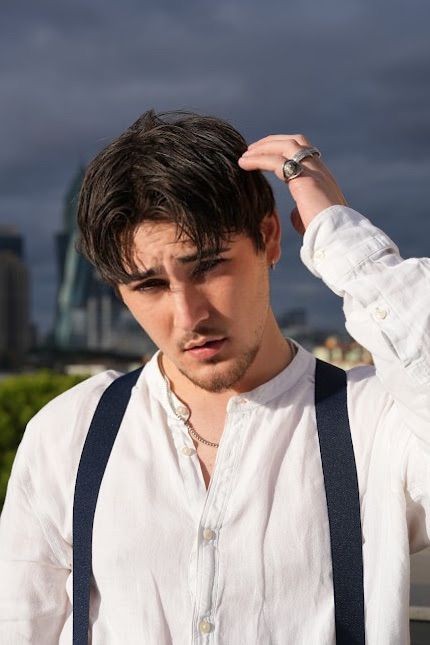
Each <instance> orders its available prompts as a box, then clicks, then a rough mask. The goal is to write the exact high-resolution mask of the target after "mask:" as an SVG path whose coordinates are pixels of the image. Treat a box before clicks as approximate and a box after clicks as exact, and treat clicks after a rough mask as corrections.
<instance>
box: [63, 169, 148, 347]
mask: <svg viewBox="0 0 430 645" xmlns="http://www.w3.org/2000/svg"><path fill="white" fill-rule="evenodd" d="M83 176H84V169H83V168H80V169H79V171H78V173H77V174H76V176H75V178H74V180H73V182H72V184H71V186H70V188H69V190H68V192H67V194H66V198H65V204H64V211H63V230H62V231H61V232H60V233H58V234H57V236H56V247H57V268H58V276H59V286H58V292H57V306H56V315H55V324H54V340H55V345H56V346H57V347H58V348H61V349H63V350H70V349H77V350H82V349H87V350H93V351H106V352H110V351H116V352H118V353H122V352H124V353H128V352H136V353H140V354H142V355H143V354H146V353H152V352H153V351H154V350H155V346H154V344H153V343H152V341H151V340H150V339H149V338H148V336H147V335H146V334H145V333H144V331H143V330H142V329H141V328H140V327H139V325H138V324H137V323H136V322H135V320H134V318H133V317H132V315H131V314H130V313H129V311H128V310H127V309H126V308H125V307H124V305H123V304H122V303H121V302H120V301H119V300H118V298H117V297H116V295H115V293H114V291H113V290H112V289H111V288H110V287H109V286H108V285H107V284H105V283H104V282H103V281H102V280H101V279H100V277H99V276H98V274H97V272H96V271H95V269H94V267H93V266H92V265H91V264H90V263H89V262H88V261H87V260H86V259H85V258H84V257H83V256H82V255H80V254H79V253H77V251H76V248H75V246H76V240H77V224H76V209H77V200H78V195H79V191H80V187H81V184H82V180H83Z"/></svg>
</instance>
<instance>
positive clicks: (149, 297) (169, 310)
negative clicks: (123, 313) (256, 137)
mask: <svg viewBox="0 0 430 645" xmlns="http://www.w3.org/2000/svg"><path fill="white" fill-rule="evenodd" d="M276 218H277V216H276V215H272V216H270V218H269V219H270V220H274V219H276ZM266 219H267V218H266ZM275 226H276V222H275ZM272 228H273V223H272V222H271V223H270V224H269V228H268V235H267V234H266V232H265V231H264V233H263V234H264V237H265V239H266V249H265V251H264V252H262V253H259V254H257V253H256V251H255V249H254V246H253V243H252V241H251V240H250V239H249V238H247V237H245V236H244V235H236V236H233V237H232V238H231V241H229V242H228V243H225V244H224V245H223V247H222V251H221V252H220V253H219V254H218V255H217V256H208V257H206V258H204V259H203V260H202V261H201V263H200V265H199V263H198V262H197V261H196V260H195V259H193V256H194V255H195V253H196V249H195V247H194V246H193V245H192V243H191V242H190V240H189V239H188V238H181V239H179V240H176V239H175V238H176V226H175V224H171V223H160V222H145V223H143V224H141V225H140V227H139V228H138V229H137V232H136V235H135V239H134V251H135V260H136V264H137V266H138V268H139V271H140V272H141V273H142V279H141V280H140V281H136V282H132V283H130V284H127V285H125V284H121V285H119V286H118V288H119V291H120V293H121V296H122V298H123V300H124V302H125V304H126V306H127V307H128V308H129V310H130V311H131V313H132V314H133V316H134V317H135V318H136V320H137V321H138V323H139V324H140V325H141V327H142V328H143V329H144V330H145V331H146V333H147V334H148V335H149V336H150V338H151V339H152V340H153V341H154V343H155V344H156V345H157V347H158V348H159V349H160V350H161V351H162V353H163V363H164V364H165V366H166V367H169V368H170V371H171V372H172V371H173V372H174V371H175V370H178V371H179V372H180V373H181V374H182V375H183V376H185V377H186V378H187V379H188V380H189V381H191V382H192V383H193V384H195V385H197V386H198V387H200V388H203V389H204V390H207V391H210V392H223V391H226V390H228V389H230V388H231V387H233V386H234V385H235V384H237V383H238V382H240V380H241V378H242V377H243V376H244V375H245V373H246V372H247V370H248V368H249V367H250V366H251V364H252V363H253V361H254V359H255V357H256V356H257V354H258V352H259V349H260V347H261V343H262V339H263V336H264V333H265V328H266V323H267V317H268V311H269V306H270V305H269V279H268V265H270V262H271V261H272V259H275V260H277V257H278V256H277V255H276V253H278V252H279V250H278V247H276V244H277V240H276V239H275V237H276V232H273V231H272ZM272 238H273V239H272ZM275 247H276V249H275ZM275 256H276V257H275ZM144 274H148V275H146V276H145V275H144ZM196 344H197V345H200V348H196V347H195V348H192V347H191V346H193V345H196Z"/></svg>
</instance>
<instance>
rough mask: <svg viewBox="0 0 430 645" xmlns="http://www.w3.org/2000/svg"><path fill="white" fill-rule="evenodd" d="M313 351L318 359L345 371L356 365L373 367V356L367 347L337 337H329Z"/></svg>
mask: <svg viewBox="0 0 430 645" xmlns="http://www.w3.org/2000/svg"><path fill="white" fill-rule="evenodd" d="M312 351H313V354H314V356H316V357H317V358H320V359H321V360H323V361H327V363H332V364H333V365H337V366H338V367H341V368H342V369H345V370H348V369H350V368H351V367H355V366H356V365H373V359H372V354H371V353H370V352H369V351H368V350H367V349H366V348H365V347H362V345H360V344H359V343H357V342H356V341H355V340H352V339H351V340H349V341H344V340H342V339H341V338H339V336H336V335H333V336H328V337H327V338H326V339H325V341H324V343H322V344H320V345H317V346H315V347H314V348H313V350H312Z"/></svg>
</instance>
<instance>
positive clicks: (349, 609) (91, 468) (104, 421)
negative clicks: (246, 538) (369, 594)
mask: <svg viewBox="0 0 430 645" xmlns="http://www.w3.org/2000/svg"><path fill="white" fill-rule="evenodd" d="M140 371H141V368H139V369H138V370H135V371H134V372H130V373H129V374H125V375H124V376H121V377H120V378H118V379H116V380H115V381H113V383H111V385H110V386H109V387H108V388H107V389H106V390H105V392H104V393H103V395H102V397H101V399H100V401H99V404H98V406H97V408H96V411H95V413H94V416H93V419H92V421H91V425H90V429H89V431H88V435H87V438H86V441H85V444H84V448H83V451H82V455H81V460H80V463H79V468H78V473H77V477H76V484H75V497H74V503H73V645H88V627H89V604H90V581H91V574H92V532H93V522H94V513H95V508H96V504H97V497H98V494H99V489H100V484H101V481H102V478H103V474H104V471H105V468H106V464H107V462H108V460H109V455H110V453H111V450H112V447H113V444H114V442H115V438H116V436H117V433H118V430H119V427H120V425H121V421H122V418H123V416H124V413H125V410H126V407H127V405H128V401H129V398H130V394H131V390H132V388H133V385H134V384H135V382H136V380H137V378H138V376H139V374H140ZM315 408H316V419H317V428H318V436H319V444H320V452H321V460H322V466H323V474H324V484H325V490H326V499H327V510H328V517H329V525H330V541H331V556H332V569H333V591H334V602H335V624H336V645H364V644H365V636H364V593H363V558H362V539H361V520H360V502H359V494H358V483H357V472H356V467H355V459H354V450H353V446H352V439H351V433H350V428H349V420H348V409H347V399H346V373H345V372H344V371H343V370H341V369H339V368H337V367H334V366H333V365H330V364H329V363H325V362H324V361H321V360H319V359H316V368H315Z"/></svg>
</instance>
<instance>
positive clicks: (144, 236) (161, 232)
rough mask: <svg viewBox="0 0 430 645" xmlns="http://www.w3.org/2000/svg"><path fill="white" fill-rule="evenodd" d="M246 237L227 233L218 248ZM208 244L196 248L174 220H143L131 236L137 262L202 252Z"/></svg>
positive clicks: (238, 241) (145, 262) (229, 245)
mask: <svg viewBox="0 0 430 645" xmlns="http://www.w3.org/2000/svg"><path fill="white" fill-rule="evenodd" d="M243 239H247V238H245V236H244V235H243V234H229V235H228V236H227V235H226V236H225V240H220V244H219V245H220V248H225V247H227V246H228V247H229V248H231V247H232V246H237V245H238V244H240V242H241V240H243ZM208 247H209V245H208V246H207V247H206V246H205V247H204V248H201V249H197V248H196V245H195V243H194V241H193V240H192V239H191V238H190V237H189V236H188V235H186V234H185V233H184V232H181V230H180V229H179V228H178V226H177V224H175V223H174V222H143V223H142V224H139V226H138V227H137V228H136V230H135V233H134V237H133V248H132V255H133V259H134V261H135V262H137V263H138V264H140V265H141V264H142V263H143V264H147V263H151V262H152V261H154V260H155V259H158V260H160V259H161V258H162V257H163V258H165V259H169V258H170V259H174V258H177V257H181V256H184V255H189V254H195V253H196V252H197V251H201V252H204V251H205V250H207V249H208Z"/></svg>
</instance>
